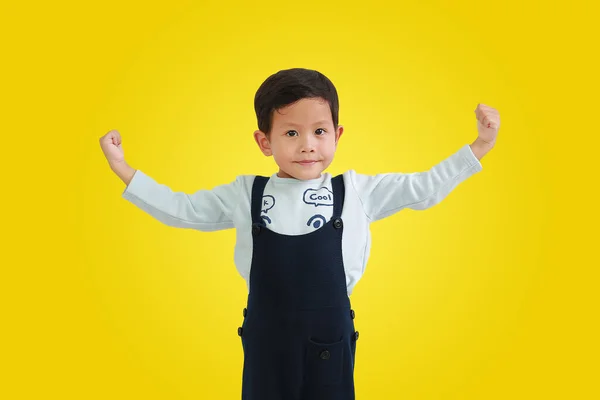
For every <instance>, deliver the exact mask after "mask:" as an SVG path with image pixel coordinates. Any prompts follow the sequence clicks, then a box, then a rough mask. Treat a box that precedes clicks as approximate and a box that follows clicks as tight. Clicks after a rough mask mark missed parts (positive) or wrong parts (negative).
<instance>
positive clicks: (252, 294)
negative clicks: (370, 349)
mask: <svg viewBox="0 0 600 400" xmlns="http://www.w3.org/2000/svg"><path fill="white" fill-rule="evenodd" d="M254 107H255V111H256V116H257V119H258V128H259V129H258V130H256V131H255V132H254V138H255V140H256V143H257V144H258V146H259V148H260V150H261V151H262V153H263V154H264V155H266V156H273V158H274V159H275V162H276V164H277V166H278V167H279V171H278V172H277V173H275V174H273V175H272V176H270V177H262V176H254V175H244V176H238V177H237V178H236V180H235V181H234V182H231V183H229V184H225V185H221V186H217V187H215V188H213V189H211V190H198V191H197V192H195V193H193V194H186V193H183V192H173V191H172V190H171V189H170V188H169V187H168V186H165V185H162V184H159V183H157V182H156V181H154V180H153V179H152V178H151V177H149V176H147V175H146V174H144V173H143V172H142V171H140V170H135V169H133V168H132V167H130V166H129V165H128V164H127V163H126V162H125V160H124V156H123V150H122V148H121V136H120V134H119V133H118V132H117V131H115V130H112V131H110V132H108V133H107V134H106V135H104V136H103V137H102V138H101V139H100V144H101V147H102V150H103V152H104V154H105V156H106V158H107V160H108V162H109V165H110V167H111V169H112V170H113V171H114V172H115V173H116V174H117V175H118V176H119V177H120V178H121V179H122V180H123V182H124V183H125V184H126V185H127V187H126V188H125V190H124V192H123V197H124V198H125V199H127V200H128V201H130V202H132V203H133V204H135V205H136V206H137V207H139V208H140V209H142V210H144V211H145V212H147V213H149V214H150V215H151V216H153V217H154V218H156V219H157V220H159V221H161V222H163V223H165V224H167V225H169V226H173V227H179V228H192V229H198V230H201V231H213V230H218V229H229V228H236V246H235V251H234V261H235V265H236V268H237V270H238V271H239V273H240V274H241V276H242V277H243V278H244V279H245V280H246V282H247V285H248V290H249V294H248V301H247V305H246V308H244V312H243V317H244V320H243V324H242V326H241V327H240V328H238V334H239V335H240V336H241V342H242V347H243V351H244V367H243V372H242V399H245V400H295V399H304V400H308V399H310V400H318V399H323V400H324V399H327V400H350V399H354V398H355V394H354V393H355V392H354V377H353V372H354V357H355V352H356V341H357V339H358V332H357V331H355V327H354V321H353V320H354V317H355V313H354V310H352V309H351V306H350V299H349V295H350V294H351V293H352V289H353V288H354V286H355V285H356V283H357V282H358V280H359V279H360V278H361V276H362V274H363V272H364V268H365V266H366V263H367V260H368V257H369V250H370V246H371V237H370V233H369V224H370V223H371V222H374V221H377V220H379V219H382V218H385V217H387V216H390V215H392V214H394V213H396V212H398V211H400V210H401V209H403V208H411V209H413V210H423V209H426V208H429V207H432V206H433V205H435V204H437V203H438V202H440V201H441V200H442V199H443V198H444V197H446V196H447V195H448V194H449V193H450V191H451V190H453V189H454V188H455V187H456V186H457V185H458V184H459V183H460V182H462V181H464V180H465V179H467V178H468V177H469V176H471V175H473V174H474V173H476V172H478V171H480V170H481V169H482V166H481V164H480V162H479V160H480V159H481V158H482V157H483V156H484V155H485V154H486V153H487V152H488V151H489V150H490V149H492V148H493V147H494V144H495V140H496V135H497V132H498V128H499V126H500V119H499V115H498V112H497V111H496V110H494V109H492V108H490V107H487V106H484V105H478V107H477V109H476V110H475V114H476V117H477V120H478V131H479V135H478V137H477V139H476V140H475V141H474V142H473V143H472V144H471V145H464V146H463V147H462V148H460V150H458V152H456V153H455V154H454V155H452V156H450V157H449V158H447V159H446V160H444V161H442V162H441V163H439V164H437V165H436V166H434V167H433V168H431V169H430V170H429V171H426V172H420V173H410V174H405V173H389V174H379V175H375V176H368V175H362V174H358V173H356V172H354V171H352V170H350V171H347V172H345V173H344V174H341V175H338V176H335V177H332V176H331V175H330V174H329V173H324V174H323V171H324V170H325V169H326V168H327V167H328V166H329V165H330V163H331V162H332V160H333V156H334V153H335V150H336V148H337V144H338V141H339V138H340V137H341V135H342V133H343V127H342V126H341V125H338V97H337V91H336V89H335V87H334V85H333V84H332V83H331V81H330V80H329V79H328V78H327V77H325V76H324V75H323V74H321V73H319V72H317V71H314V70H308V69H303V68H293V69H288V70H281V71H279V72H277V73H276V74H273V75H272V76H270V77H269V78H267V79H266V80H265V82H263V84H262V85H261V86H260V88H259V89H258V91H257V93H256V96H255V99H254Z"/></svg>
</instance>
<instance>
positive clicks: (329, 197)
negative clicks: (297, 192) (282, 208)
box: [304, 187, 333, 207]
mask: <svg viewBox="0 0 600 400" xmlns="http://www.w3.org/2000/svg"><path fill="white" fill-rule="evenodd" d="M304 202H305V203H306V204H313V205H314V206H315V207H318V206H333V192H332V191H331V190H329V189H328V188H326V187H322V188H320V189H306V191H305V192H304Z"/></svg>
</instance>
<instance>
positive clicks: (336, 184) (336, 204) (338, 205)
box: [331, 174, 345, 219]
mask: <svg viewBox="0 0 600 400" xmlns="http://www.w3.org/2000/svg"><path fill="white" fill-rule="evenodd" d="M331 189H332V190H333V215H332V216H331V219H334V218H340V217H341V216H342V208H343V207H344V195H345V187H344V176H343V175H342V174H340V175H338V176H336V177H334V178H332V179H331Z"/></svg>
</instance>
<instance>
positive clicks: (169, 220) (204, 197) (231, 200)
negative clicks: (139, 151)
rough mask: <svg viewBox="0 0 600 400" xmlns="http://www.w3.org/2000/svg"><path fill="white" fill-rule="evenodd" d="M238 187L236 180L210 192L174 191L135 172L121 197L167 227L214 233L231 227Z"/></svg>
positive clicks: (141, 173) (239, 184) (238, 199)
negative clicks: (189, 192)
mask: <svg viewBox="0 0 600 400" xmlns="http://www.w3.org/2000/svg"><path fill="white" fill-rule="evenodd" d="M241 188H242V184H241V182H240V177H237V178H236V180H235V181H233V182H231V183H228V184H225V185H220V186H216V187H214V188H213V189H210V190H207V189H203V190H198V191H196V192H195V193H191V194H188V193H184V192H176V191H173V190H172V189H171V188H169V187H168V186H166V185H164V184H160V183H158V182H156V181H155V180H154V179H153V178H151V177H150V176H148V175H146V174H145V173H144V172H143V171H140V170H137V171H136V172H135V174H134V175H133V178H132V179H131V181H130V182H129V185H127V187H126V188H125V190H124V191H123V193H122V197H123V198H124V199H126V200H128V201H129V202H131V203H133V204H134V205H136V206H137V207H139V208H140V209H141V210H143V211H145V212H146V213H148V214H149V215H151V216H152V217H154V218H156V219H157V220H158V221H160V222H162V223H164V224H166V225H168V226H172V227H175V228H190V229H197V230H200V231H216V230H221V229H230V228H234V223H233V219H232V215H233V212H234V211H235V209H236V207H237V205H238V203H239V201H240V199H241V198H242V196H241V195H240V193H239V192H240V190H241Z"/></svg>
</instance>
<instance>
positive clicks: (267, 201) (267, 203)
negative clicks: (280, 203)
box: [260, 195, 275, 225]
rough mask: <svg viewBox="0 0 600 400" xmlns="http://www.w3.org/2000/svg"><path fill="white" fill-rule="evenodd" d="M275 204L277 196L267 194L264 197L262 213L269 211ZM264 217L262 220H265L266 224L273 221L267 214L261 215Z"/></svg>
mask: <svg viewBox="0 0 600 400" xmlns="http://www.w3.org/2000/svg"><path fill="white" fill-rule="evenodd" d="M274 206H275V197H273V196H271V195H265V196H263V198H262V206H261V210H260V211H261V213H265V214H266V213H267V212H268V211H269V210H270V209H271V208H273V207H274ZM260 217H261V218H262V220H263V221H264V222H265V225H266V224H270V223H272V221H271V218H269V217H268V216H266V215H261V216H260Z"/></svg>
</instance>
